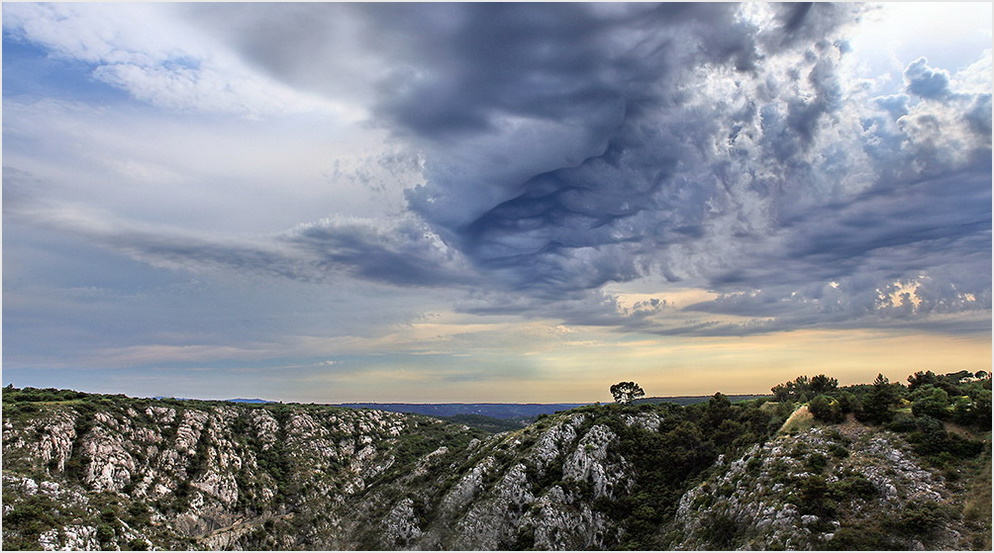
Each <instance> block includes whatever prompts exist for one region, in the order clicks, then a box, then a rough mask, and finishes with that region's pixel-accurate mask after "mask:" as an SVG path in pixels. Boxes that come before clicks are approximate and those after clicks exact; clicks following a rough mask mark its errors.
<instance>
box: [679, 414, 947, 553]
mask: <svg viewBox="0 0 994 553" xmlns="http://www.w3.org/2000/svg"><path fill="white" fill-rule="evenodd" d="M847 432H848V435H846V436H843V435H842V434H840V433H839V432H838V431H834V430H831V429H827V428H812V429H810V430H808V431H806V432H804V433H802V434H800V435H798V436H781V437H778V438H777V439H774V440H771V441H770V442H768V443H767V444H766V445H764V446H762V447H760V446H758V445H757V446H754V447H753V448H751V449H750V450H749V451H748V452H747V453H746V454H744V455H743V456H742V457H741V458H740V459H738V460H735V461H733V462H731V463H729V464H728V465H727V469H726V470H725V472H724V473H723V474H721V476H720V477H718V478H715V479H712V480H709V481H706V482H704V483H702V484H701V485H700V486H698V487H696V488H694V489H692V490H690V491H688V492H687V493H686V494H684V496H683V497H682V498H681V500H680V504H679V507H678V509H677V515H676V519H675V520H674V522H673V527H674V528H675V529H676V530H677V531H679V532H680V534H681V535H682V536H683V541H682V545H681V548H686V549H726V548H727V547H729V546H734V547H742V548H746V549H777V548H798V547H804V548H812V547H814V548H816V549H819V548H822V547H818V545H819V544H822V545H824V544H825V543H827V541H828V540H830V539H831V538H832V537H833V536H834V531H835V530H836V529H838V528H839V527H840V526H841V523H840V522H839V521H838V520H834V519H832V518H830V517H823V516H818V515H816V514H813V513H804V512H802V510H801V507H799V506H798V505H795V504H792V503H789V502H787V499H788V498H789V497H791V495H790V494H791V493H798V490H799V489H800V488H801V487H803V486H804V482H805V479H810V478H812V477H816V476H817V477H819V478H823V479H824V480H823V481H824V482H825V484H826V485H831V484H832V483H834V482H838V481H840V480H841V479H845V478H852V477H853V476H854V475H857V476H860V477H862V478H865V479H866V480H868V481H869V482H870V483H872V487H873V488H874V489H875V492H873V493H872V494H871V495H872V497H870V498H869V499H863V498H859V497H856V498H853V499H851V500H848V501H849V502H848V503H846V504H845V509H846V511H850V512H853V513H856V515H850V516H859V514H860V513H865V514H864V515H862V516H865V517H874V516H877V515H878V513H880V512H898V511H900V509H901V508H902V507H903V506H904V505H907V504H909V503H913V502H919V501H923V500H924V501H939V500H941V499H942V498H943V494H942V490H943V489H944V488H943V486H942V484H941V482H940V480H939V479H937V478H936V476H935V475H933V474H932V473H931V472H930V471H928V470H926V469H924V468H922V467H921V466H920V465H918V464H917V463H915V462H914V461H913V460H911V458H909V457H908V456H907V455H906V454H905V453H904V452H903V451H901V449H900V444H899V443H898V439H897V438H896V436H894V435H893V434H891V433H890V432H887V431H879V430H870V429H866V428H858V427H857V428H850V429H849V430H848V431H847ZM839 447H845V448H846V451H847V453H846V454H845V456H842V457H839V456H833V452H837V451H838V448H839ZM813 455H814V456H821V458H822V459H824V460H825V461H826V462H827V467H826V468H825V469H824V471H823V472H821V471H818V470H817V469H816V468H812V465H811V463H810V459H811V458H812V456H813ZM714 520H723V521H725V524H732V525H734V527H735V528H736V531H735V536H734V539H735V540H737V541H734V543H720V544H716V543H714V542H713V541H710V540H711V539H712V538H711V536H712V535H713V534H714V530H713V528H712V527H711V524H712V522H713V521H714Z"/></svg>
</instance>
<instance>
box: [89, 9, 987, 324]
mask: <svg viewBox="0 0 994 553" xmlns="http://www.w3.org/2000/svg"><path fill="white" fill-rule="evenodd" d="M171 9H176V10H180V11H182V12H186V13H192V14H194V15H195V16H196V18H197V19H198V20H199V21H201V22H202V24H203V25H205V27H207V28H210V29H212V31H217V32H219V33H220V34H221V35H222V36H223V37H225V39H226V40H228V41H229V42H230V43H231V44H233V45H234V46H235V48H236V49H237V50H238V52H239V53H240V54H241V55H242V56H243V57H244V59H245V60H247V61H249V62H250V63H252V64H253V65H254V66H256V67H260V68H263V69H264V70H265V71H267V72H268V73H269V74H271V75H273V76H275V77H277V78H279V79H281V80H282V81H285V82H287V83H289V84H291V85H293V86H295V87H300V88H306V89H308V90H311V91H314V92H318V93H321V94H326V95H328V96H333V97H348V98H350V99H352V100H355V101H362V102H363V103H364V104H365V105H366V106H367V107H368V108H369V112H370V113H371V114H372V117H373V121H372V123H373V124H375V125H379V126H381V127H384V128H387V129H389V130H391V131H392V132H393V133H394V136H395V137H397V138H398V139H400V140H403V141H405V143H407V144H409V145H410V146H411V148H412V149H416V150H417V151H418V152H419V153H420V154H422V155H423V157H424V159H425V163H424V175H423V176H424V178H425V182H424V183H423V184H419V185H417V186H411V187H410V188H408V189H407V193H406V201H407V207H408V208H409V211H410V214H409V215H410V220H408V219H405V221H404V222H399V223H394V224H389V225H383V224H379V225H378V226H374V225H373V224H371V223H356V222H350V221H347V220H339V221H328V222H323V223H318V224H312V225H303V226H301V227H299V228H297V229H294V230H292V231H290V232H287V233H284V234H282V235H279V236H276V237H274V239H273V240H272V241H271V243H268V245H259V244H244V243H240V244H235V243H223V242H196V241H193V242H189V241H187V242H184V241H183V240H179V239H176V237H158V238H157V237H155V236H153V235H151V234H147V233H146V234H143V233H135V234H131V235H130V236H128V237H125V238H115V239H114V240H115V242H114V245H115V246H116V247H119V248H122V249H128V248H130V250H129V251H132V252H133V255H135V256H138V257H141V256H146V257H148V258H149V259H152V260H153V262H161V263H171V264H177V265H180V266H182V265H184V264H188V265H190V266H211V265H216V266H224V267H230V268H239V269H246V270H256V271H261V272H264V273H267V274H273V275H277V276H281V277H286V278H293V279H298V280H314V281H325V280H332V279H334V278H335V277H336V276H338V275H348V276H351V277H356V278H360V279H367V280H373V281H377V282H386V283H391V284H395V285H398V286H463V287H465V289H470V288H474V289H475V288H484V290H481V291H478V292H475V293H474V294H473V295H471V296H470V297H469V299H468V300H466V301H464V302H461V303H459V306H458V307H459V309H460V310H463V311H467V312H473V313H495V314H496V313H500V314H505V313H519V314H526V315H535V316H559V317H561V318H562V319H563V320H566V321H569V322H575V323H578V324H580V323H582V324H605V325H618V326H622V327H624V326H625V325H635V326H638V327H639V328H643V329H649V330H656V331H659V332H667V333H692V334H706V333H715V334H730V333H748V332H767V331H772V330H777V329H781V328H787V327H789V326H790V325H795V326H804V325H819V324H822V325H846V324H853V325H857V324H868V323H867V322H866V321H867V320H868V318H878V319H879V318H884V319H886V320H890V321H894V320H897V319H901V318H904V319H907V318H913V317H915V316H921V315H926V314H928V313H937V312H956V311H970V310H974V311H976V310H980V311H983V310H987V311H989V309H990V288H991V286H990V280H989V279H988V278H987V275H989V274H990V220H991V219H990V200H991V198H990V164H989V161H988V162H987V163H986V164H984V163H981V162H979V161H978V160H983V159H985V158H986V159H988V160H989V158H990V128H991V127H990V112H991V101H990V94H963V93H958V92H957V91H956V90H954V81H953V80H951V79H950V76H949V74H948V73H946V72H945V71H943V70H941V69H938V68H932V67H929V66H928V65H927V62H926V61H925V60H924V59H921V60H918V61H916V62H914V63H912V64H911V65H909V66H908V68H907V69H906V71H905V73H904V78H905V84H906V88H905V92H906V93H907V94H901V95H896V96H890V97H886V98H876V99H873V98H865V97H859V94H858V93H857V92H853V91H852V90H849V89H847V88H846V86H845V83H844V79H843V76H842V72H843V70H842V66H843V58H844V56H845V55H846V52H847V51H848V48H847V46H846V43H845V31H846V29H847V28H848V26H849V25H850V24H852V23H854V22H855V21H857V19H858V17H859V11H860V7H859V6H858V5H850V4H827V3H814V4H775V5H769V6H767V5H747V6H745V7H742V6H740V5H736V4H716V3H702V4H659V5H657V4H643V3H636V4H617V3H604V4H601V3H596V4H594V3H550V4H543V3H498V4H492V3H470V4H449V3H440V4H407V3H405V4H299V5H298V4H292V5H287V4H259V5H255V4H252V5H245V4H242V5H237V6H232V5H226V4H206V5H183V6H179V7H175V8H171ZM750 9H752V10H759V11H762V12H763V14H764V15H765V16H766V17H744V16H743V13H742V10H747V11H748V10H750ZM764 10H765V11H764ZM104 239H105V240H109V239H108V238H107V237H106V236H104ZM156 260H157V261H156ZM964 275H965V276H964ZM977 275H979V276H977ZM642 277H653V278H662V279H665V280H668V281H671V282H681V283H682V285H684V286H688V287H702V288H706V289H708V290H712V291H714V292H717V293H719V294H720V297H719V298H718V299H716V300H715V301H713V302H708V303H700V304H697V305H695V306H693V307H692V308H691V309H685V310H684V311H697V312H699V313H702V314H703V315H702V316H706V315H708V314H715V315H737V316H746V317H752V320H751V321H750V322H747V323H744V324H731V323H722V322H716V321H715V320H710V319H706V318H705V319H701V320H699V321H698V320H693V321H690V322H685V323H681V324H680V325H675V326H669V327H665V328H663V327H659V328H655V327H654V326H653V325H657V324H658V323H659V317H661V316H664V315H666V314H667V313H669V312H671V311H672V310H673V308H672V306H668V305H665V304H658V305H653V304H651V303H650V304H645V305H642V306H641V307H640V308H638V309H631V308H630V309H628V310H627V311H626V310H625V308H622V307H621V306H620V305H619V304H618V303H617V301H615V300H612V299H610V298H606V297H605V296H604V295H603V294H602V293H601V292H600V288H601V287H602V286H603V285H605V284H606V283H610V282H629V281H633V280H637V279H639V278H642ZM895 282H903V283H912V282H913V283H914V286H915V287H916V289H917V290H918V294H919V300H920V301H919V303H918V304H917V305H912V304H911V303H907V302H897V303H895V302H894V301H891V300H890V299H888V298H890V297H891V293H890V292H889V291H888V290H891V288H893V287H894V286H895ZM909 286H910V284H909ZM896 290H897V289H896ZM894 293H895V294H897V296H898V297H899V296H900V291H899V290H898V291H895V292H894ZM881 296H884V297H885V299H884V300H882V299H880V298H881ZM661 306H664V307H665V308H664V307H661ZM551 314H556V315H551Z"/></svg>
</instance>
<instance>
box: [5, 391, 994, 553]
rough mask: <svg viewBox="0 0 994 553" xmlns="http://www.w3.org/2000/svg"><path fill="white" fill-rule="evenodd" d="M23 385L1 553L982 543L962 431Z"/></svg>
mask: <svg viewBox="0 0 994 553" xmlns="http://www.w3.org/2000/svg"><path fill="white" fill-rule="evenodd" d="M36 392H47V394H48V395H45V394H40V395H39V393H36V394H35V395H34V396H31V395H30V394H28V395H25V392H24V391H18V390H10V389H7V390H5V393H4V410H3V425H4V426H3V547H4V549H6V550H11V549H50V550H54V549H66V548H68V549H82V550H86V549H89V550H93V549H122V550H126V549H131V550H140V549H181V548H197V549H232V548H234V549H254V550H272V549H309V550H352V549H429V550H438V549H458V550H487V549H499V550H514V549H545V550H551V549H555V550H562V549H569V550H582V549H616V548H624V549H660V548H665V549H733V548H746V549H774V548H788V549H833V548H834V549H859V548H861V547H860V546H867V545H870V546H875V547H862V548H870V549H886V548H896V549H913V548H926V549H984V548H989V547H990V510H989V501H990V468H989V467H990V445H989V432H988V433H986V434H980V435H977V434H976V433H971V431H968V430H963V432H965V433H968V434H970V438H963V440H966V441H968V442H969V443H973V444H979V447H980V449H979V450H977V449H976V448H974V449H971V450H970V451H968V452H967V454H964V455H958V456H956V455H954V454H949V459H948V460H947V462H946V463H945V464H944V465H942V466H939V465H937V464H936V463H935V462H931V461H926V460H925V459H924V458H923V457H921V456H920V455H919V454H918V453H915V451H914V448H913V446H912V445H911V444H910V443H909V442H908V440H906V439H905V437H904V435H903V434H899V433H895V432H892V431H889V430H884V429H882V428H879V427H870V426H865V425H863V424H860V423H856V422H854V421H853V420H852V419H851V418H850V420H849V421H848V422H846V423H844V424H815V423H813V422H811V421H809V422H808V423H807V425H802V426H804V427H802V428H797V427H796V425H793V426H792V427H791V431H790V432H779V430H780V429H781V427H782V425H783V423H784V420H785V419H786V418H787V416H788V415H789V414H790V413H791V411H792V410H793V406H792V405H791V404H788V403H782V404H772V403H767V404H765V405H762V404H761V402H759V401H757V402H746V403H743V404H735V405H733V404H731V403H730V402H728V400H727V399H726V398H724V397H723V396H720V395H717V396H716V397H715V398H714V399H712V400H711V401H710V402H708V403H706V404H701V405H695V406H689V407H681V406H677V405H672V404H660V405H639V406H635V405H628V406H625V405H605V406H589V407H583V408H579V409H574V410H571V411H566V412H563V413H559V414H556V415H549V416H544V417H542V418H540V419H539V420H538V421H537V422H536V423H535V424H533V425H530V426H529V427H527V428H524V429H522V430H518V431H513V432H504V433H500V434H492V435H490V434H486V433H483V432H481V431H479V430H473V429H470V428H468V427H465V426H459V425H454V424H450V423H447V422H443V421H439V420H436V419H431V418H427V417H422V416H417V415H405V414H398V413H389V412H383V411H372V410H351V409H344V408H333V407H327V406H310V405H283V404H262V405H253V404H225V403H216V402H191V401H176V400H161V401H156V400H145V399H133V398H125V397H123V396H92V395H86V394H78V393H76V392H69V391H65V392H61V391H36ZM976 438H979V439H976ZM985 439H986V446H985V445H984V440H985ZM956 443H961V442H956ZM984 447H986V450H984ZM947 453H948V452H947ZM984 467H986V472H984V470H985V469H984ZM985 483H986V484H985ZM984 486H986V493H987V495H986V501H987V502H988V506H987V509H986V510H984V508H983V507H978V506H977V502H978V501H980V502H981V503H982V501H983V499H984V498H983V496H982V491H983V490H984V489H985V488H984ZM977 490H981V491H980V492H977ZM978 493H980V496H978V495H977V494H978ZM978 497H979V498H978ZM883 546H886V547H883Z"/></svg>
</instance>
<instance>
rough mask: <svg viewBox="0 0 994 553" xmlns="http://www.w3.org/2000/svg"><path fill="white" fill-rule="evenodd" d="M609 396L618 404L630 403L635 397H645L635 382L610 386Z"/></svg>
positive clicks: (643, 391)
mask: <svg viewBox="0 0 994 553" xmlns="http://www.w3.org/2000/svg"><path fill="white" fill-rule="evenodd" d="M611 395H612V396H614V401H617V402H618V403H631V401H632V400H633V399H635V398H637V397H642V396H644V395H645V390H643V389H642V387H641V386H639V385H638V384H636V383H635V382H619V383H617V384H615V385H613V386H611Z"/></svg>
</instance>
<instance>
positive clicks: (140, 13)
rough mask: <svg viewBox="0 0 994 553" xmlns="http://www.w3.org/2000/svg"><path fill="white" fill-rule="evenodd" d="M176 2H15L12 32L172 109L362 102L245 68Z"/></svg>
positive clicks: (7, 25)
mask: <svg viewBox="0 0 994 553" xmlns="http://www.w3.org/2000/svg"><path fill="white" fill-rule="evenodd" d="M175 15H176V14H175V13H174V9H173V8H170V7H168V6H149V5H141V4H128V5H121V6H110V5H99V4H93V5H89V6H81V5H78V4H73V3H68V4H66V3H62V4H59V3H50V4H46V3H14V4H6V5H4V7H3V27H4V31H5V33H11V34H12V35H13V36H16V37H19V38H20V39H22V40H27V41H31V42H33V43H36V44H40V45H42V46H44V47H46V48H47V49H48V50H49V52H50V53H51V55H53V56H56V57H60V58H64V59H69V60H74V61H81V62H84V63H86V64H88V65H89V66H91V67H92V71H91V75H92V77H93V78H95V79H97V80H99V81H103V82H105V83H107V84H110V85H112V86H116V87H119V88H121V89H123V90H126V91H127V92H128V93H129V94H131V95H132V96H133V97H134V98H136V99H139V100H142V101H146V102H149V103H152V104H154V105H158V106H161V107H164V108H168V109H175V110H181V111H191V112H211V113H225V114H235V115H242V116H248V117H258V116H261V115H267V114H274V113H287V112H330V113H335V114H338V115H340V116H342V117H343V118H345V119H349V118H355V117H356V115H357V114H356V113H355V112H356V107H355V106H353V105H344V104H342V103H340V102H333V101H330V100H327V99H321V98H319V97H317V96H314V95H308V94H304V93H300V92H298V91H295V90H293V89H291V88H290V87H287V86H285V85H283V84H281V83H279V82H278V81H275V80H273V79H268V78H266V77H265V76H264V75H261V74H259V73H258V72H255V71H253V70H252V69H251V68H250V67H247V66H245V65H244V64H243V63H242V62H241V61H240V60H239V59H238V58H237V57H234V56H231V55H230V54H229V51H228V50H227V49H226V48H224V45H223V44H222V43H220V42H218V41H215V40H212V39H210V38H209V35H206V34H203V33H196V32H194V27H193V26H192V25H191V24H190V22H189V21H185V20H184V19H183V18H178V17H176V16H175Z"/></svg>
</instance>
